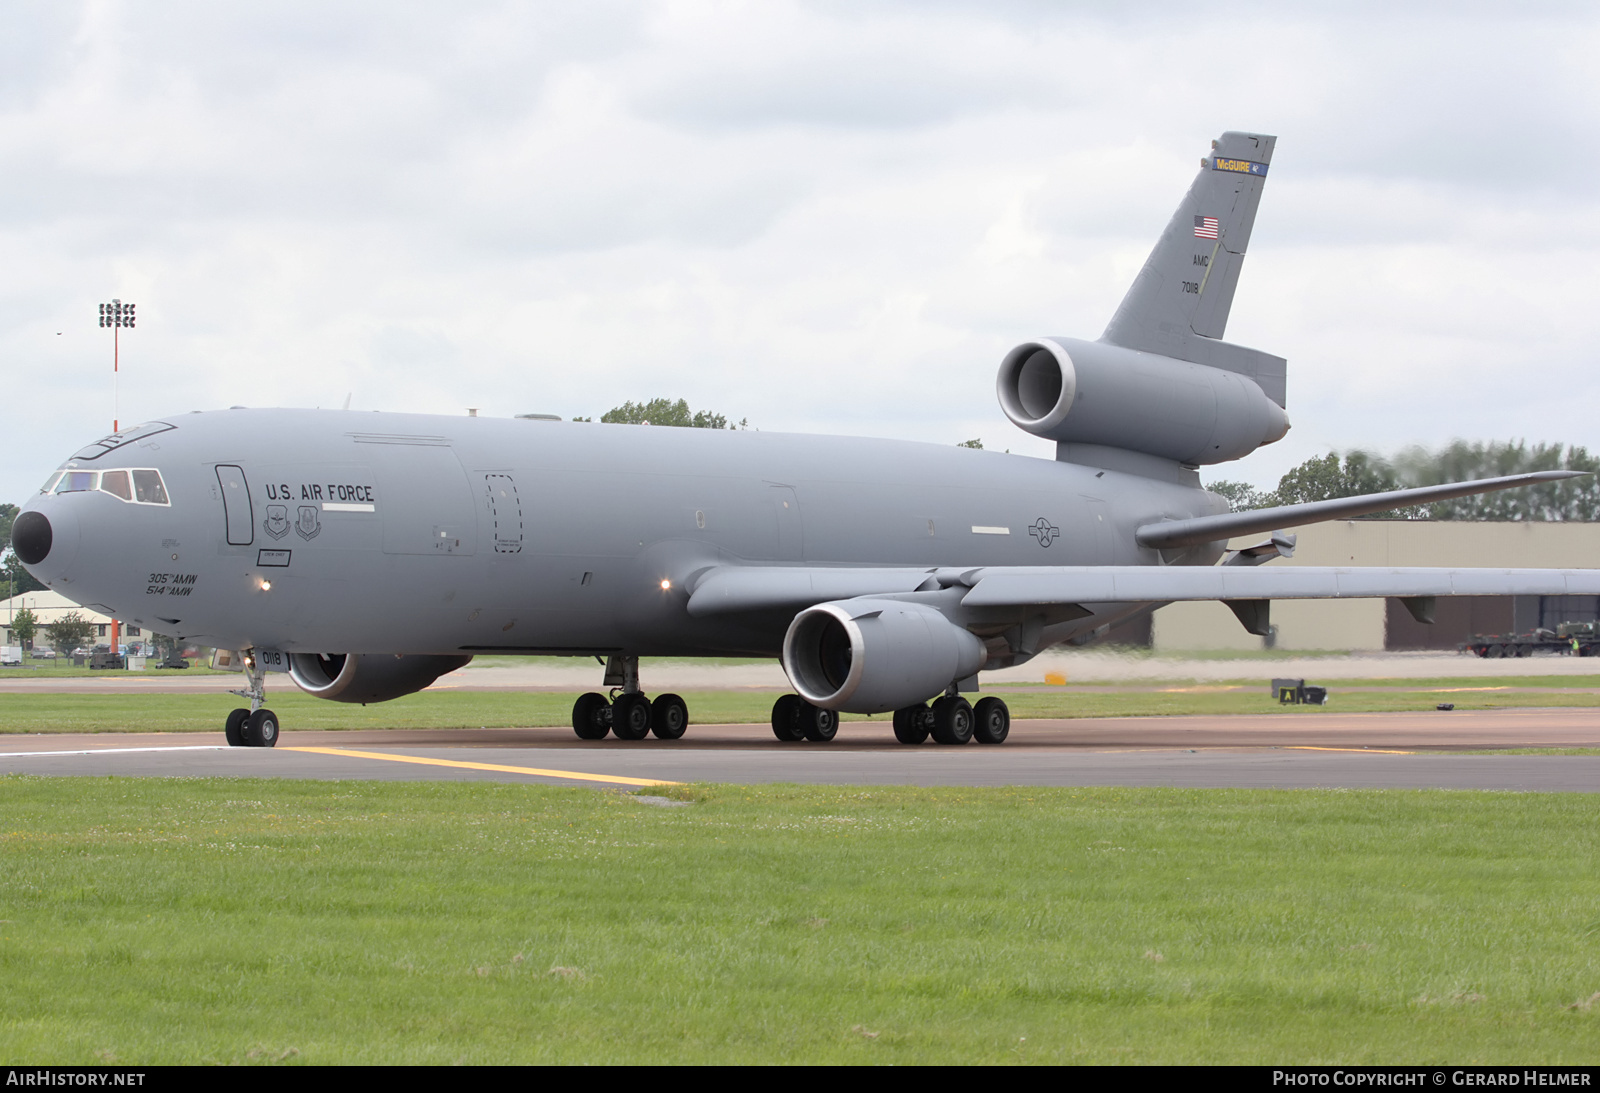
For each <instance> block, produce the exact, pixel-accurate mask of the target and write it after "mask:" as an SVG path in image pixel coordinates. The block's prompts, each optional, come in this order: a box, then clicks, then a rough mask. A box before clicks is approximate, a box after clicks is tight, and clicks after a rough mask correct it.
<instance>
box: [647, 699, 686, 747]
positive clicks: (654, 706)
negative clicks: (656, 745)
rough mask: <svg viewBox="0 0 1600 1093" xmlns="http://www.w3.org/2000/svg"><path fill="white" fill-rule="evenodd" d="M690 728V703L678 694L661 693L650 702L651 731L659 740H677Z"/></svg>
mask: <svg viewBox="0 0 1600 1093" xmlns="http://www.w3.org/2000/svg"><path fill="white" fill-rule="evenodd" d="M688 728H689V704H688V703H687V702H685V701H684V700H683V699H681V698H679V697H678V696H677V695H660V696H658V697H657V698H656V700H655V701H654V702H652V703H650V731H651V732H653V733H655V734H656V738H657V739H658V740H676V739H678V738H679V737H681V736H682V735H683V734H684V732H685V731H686V730H687V729H688Z"/></svg>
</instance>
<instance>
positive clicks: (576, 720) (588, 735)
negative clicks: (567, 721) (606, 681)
mask: <svg viewBox="0 0 1600 1093" xmlns="http://www.w3.org/2000/svg"><path fill="white" fill-rule="evenodd" d="M572 731H573V732H575V733H577V734H578V739H579V740H604V739H605V738H606V734H607V733H609V732H610V731H611V703H610V702H609V701H607V699H606V696H605V695H599V694H595V693H594V692H593V691H590V692H589V693H588V694H586V695H579V696H578V701H576V702H574V703H573V704H572Z"/></svg>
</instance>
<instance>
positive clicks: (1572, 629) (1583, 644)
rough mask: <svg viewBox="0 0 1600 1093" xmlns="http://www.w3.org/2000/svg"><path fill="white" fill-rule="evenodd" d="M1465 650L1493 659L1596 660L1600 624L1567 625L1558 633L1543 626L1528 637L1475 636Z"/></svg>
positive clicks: (1519, 635) (1469, 639) (1599, 639)
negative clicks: (1541, 655) (1537, 656)
mask: <svg viewBox="0 0 1600 1093" xmlns="http://www.w3.org/2000/svg"><path fill="white" fill-rule="evenodd" d="M1461 650H1462V651H1463V652H1470V653H1475V654H1477V655H1478V656H1480V657H1488V658H1491V659H1497V658H1500V657H1531V656H1533V655H1534V654H1535V653H1545V654H1551V655H1555V656H1578V657H1592V656H1597V655H1600V623H1595V622H1563V623H1561V624H1559V625H1558V626H1557V627H1556V628H1555V629H1554V630H1551V629H1549V628H1548V627H1544V626H1539V627H1535V628H1534V629H1532V630H1529V631H1528V632H1527V633H1525V634H1473V635H1472V636H1471V637H1470V638H1468V639H1467V640H1466V641H1464V642H1462V644H1461Z"/></svg>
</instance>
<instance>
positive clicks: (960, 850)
mask: <svg viewBox="0 0 1600 1093" xmlns="http://www.w3.org/2000/svg"><path fill="white" fill-rule="evenodd" d="M652 792H656V793H672V794H675V795H676V796H677V797H679V798H680V799H682V800H687V801H689V802H691V803H689V804H687V805H686V806H684V807H650V806H648V805H644V804H640V803H636V802H634V801H632V800H629V799H627V798H625V797H623V796H621V795H618V794H613V793H603V792H595V791H592V790H580V789H565V788H554V787H544V786H521V785H499V784H465V783H449V784H446V783H377V782H350V783H313V782H304V783H298V782H287V781H272V782H267V781H246V780H231V779H230V780H158V779H136V780H128V779H89V778H72V779H43V778H32V777H22V776H10V777H6V778H4V779H3V780H0V997H3V998H4V999H5V1004H4V1006H3V1007H0V1062H5V1063H28V1064H41V1063H99V1062H117V1063H122V1064H154V1063H201V1062H213V1063H229V1062H239V1063H249V1062H257V1063H270V1062H285V1063H335V1062H385V1063H387V1062H395V1063H399V1062H416V1063H452V1062H469V1063H489V1062H871V1063H935V1062H987V1063H1006V1062H1012V1063H1053V1062H1110V1063H1124V1062H1151V1063H1161V1062H1184V1063H1194V1062H1244V1063H1292V1062H1300V1063H1316V1062H1340V1063H1359V1062H1384V1063H1398V1062H1412V1063H1443V1062H1451V1063H1470V1062H1478V1063H1526V1062H1531V1061H1538V1062H1543V1063H1556V1062H1570V1063H1587V1062H1591V1061H1592V1060H1593V1058H1594V1044H1595V1042H1596V1038H1597V1036H1600V836H1597V834H1596V824H1595V820H1596V809H1597V800H1596V798H1595V797H1594V796H1593V795H1590V794H1511V793H1503V794H1502V793H1449V792H1306V791H1299V792H1281V791H1279V792H1261V791H1183V790H1160V789H1154V790H1116V789H1087V790H1086V789H1063V790H1049V789H992V790H986V789H902V788H887V789H880V788H873V789H870V790H863V789H852V788H838V787H803V788H801V787H785V786H774V787H759V788H756V787H740V786H713V787H699V786H693V787H683V788H682V789H680V790H661V791H652ZM658 799H659V798H658Z"/></svg>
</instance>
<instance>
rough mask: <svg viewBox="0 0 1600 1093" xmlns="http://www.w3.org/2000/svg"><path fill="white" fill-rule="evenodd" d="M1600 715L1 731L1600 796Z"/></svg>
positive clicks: (23, 764)
mask: <svg viewBox="0 0 1600 1093" xmlns="http://www.w3.org/2000/svg"><path fill="white" fill-rule="evenodd" d="M1525 747H1538V748H1591V747H1592V748H1597V749H1600V710H1595V709H1539V710H1474V711H1455V712H1450V713H1444V712H1434V711H1429V712H1426V713H1387V714H1335V713H1326V712H1324V713H1320V714H1317V715H1314V716H1288V717H1286V716H1273V715H1265V716H1259V717H1161V718H1081V719H1070V720H1054V721H1043V720H1041V721H1019V722H1015V723H1014V724H1013V728H1012V734H1011V739H1010V740H1009V741H1008V742H1007V743H1005V744H1003V745H1000V746H990V747H984V746H981V745H978V744H969V745H967V746H966V747H960V748H950V747H940V746H938V745H936V744H933V743H928V744H924V745H921V746H919V747H906V746H903V745H900V744H897V743H895V741H894V738H893V736H892V735H891V733H890V730H889V726H888V725H887V724H886V723H885V722H882V721H875V722H867V723H859V722H851V723H847V724H846V725H845V726H844V728H843V729H842V730H841V731H840V735H839V737H838V738H836V739H835V740H834V741H833V742H832V743H830V744H811V743H799V744H784V743H780V742H778V741H777V740H775V739H774V738H773V737H772V734H771V731H770V730H769V729H768V728H766V727H765V726H761V725H708V726H692V727H691V728H690V730H689V734H688V735H687V736H686V737H685V738H684V739H683V740H680V741H670V742H669V741H658V740H654V739H650V740H645V741H640V742H637V743H630V742H624V741H619V740H615V739H607V740H603V741H596V742H583V741H579V740H577V739H576V738H575V737H573V735H572V733H571V731H570V730H567V729H480V730H393V731H358V732H285V733H284V734H283V736H282V738H281V740H280V742H279V745H278V747H276V748H271V749H255V748H229V747H227V746H226V744H225V743H224V741H223V740H222V738H221V734H220V733H215V734H213V733H182V734H179V733H173V734H165V733H152V734H111V733H101V734H82V735H66V734H50V735H37V736H7V737H0V773H27V774H39V775H82V776H98V777H104V776H107V775H117V776H125V777H156V776H160V777H173V776H179V777H216V776H223V777H273V778H308V779H379V780H408V781H410V780H439V779H448V780H467V781H482V780H489V781H502V782H535V783H548V784H569V785H590V786H612V787H632V786H639V785H648V784H651V783H654V782H690V781H713V782H748V783H756V782H809V783H829V784H871V785H926V786H935V785H972V786H987V785H1038V786H1105V785H1121V786H1181V787H1196V788H1198V787H1215V788H1227V787H1243V788H1283V789H1297V788H1333V787H1347V788H1416V789H1422V788H1449V789H1494V790H1513V791H1546V792H1595V791H1597V790H1600V755H1562V756H1556V755H1469V754H1461V752H1462V751H1464V750H1470V749H1505V748H1525Z"/></svg>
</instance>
